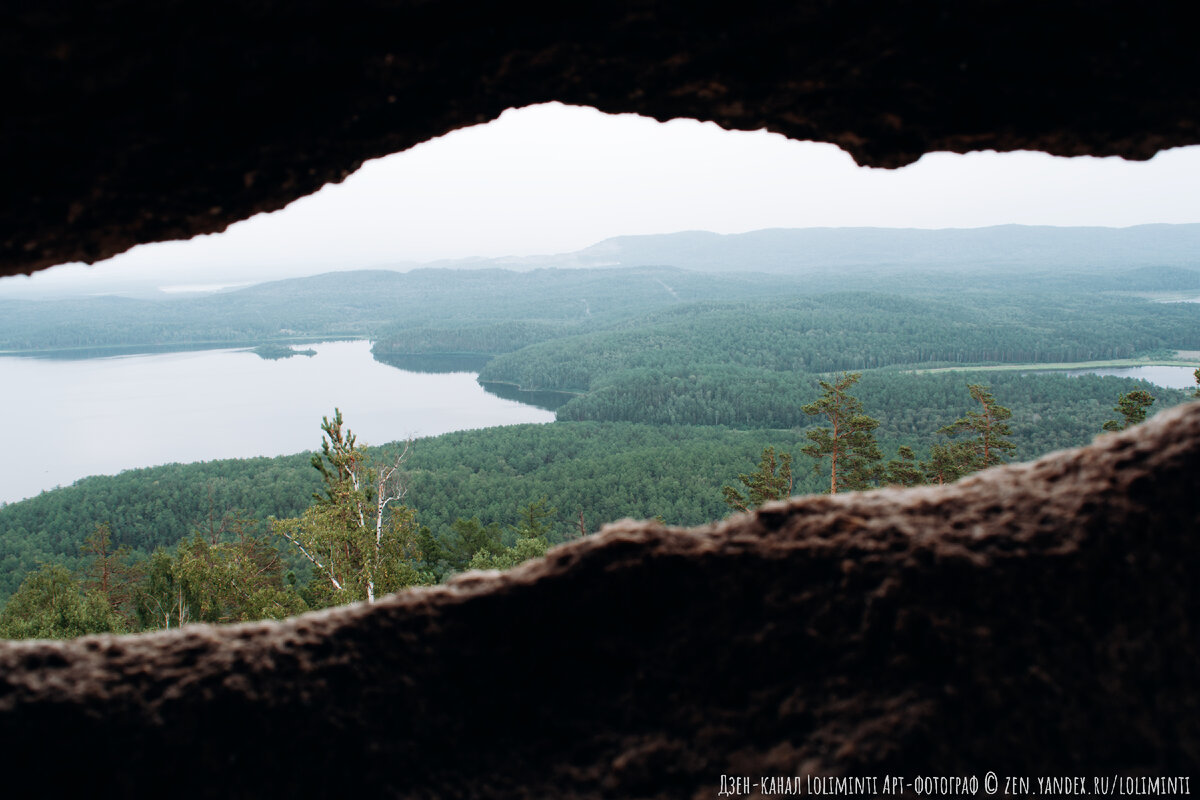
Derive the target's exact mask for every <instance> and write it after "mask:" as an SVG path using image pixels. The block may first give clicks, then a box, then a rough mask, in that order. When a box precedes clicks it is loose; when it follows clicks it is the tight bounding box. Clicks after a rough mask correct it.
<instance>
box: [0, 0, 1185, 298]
mask: <svg viewBox="0 0 1200 800" xmlns="http://www.w3.org/2000/svg"><path fill="white" fill-rule="evenodd" d="M7 5H8V6H10V7H7V8H5V9H4V10H3V11H0V66H2V74H3V75H4V81H3V86H2V88H0V166H2V168H3V176H4V180H3V181H0V274H9V273H14V272H22V271H30V270H34V269H39V268H42V267H46V266H50V265H52V264H57V263H62V262H66V261H75V260H83V261H96V260H98V259H102V258H105V257H108V256H110V255H113V254H115V253H119V252H121V251H122V250H125V249H127V248H128V247H130V246H132V245H134V244H136V243H138V242H147V241H158V240H163V239H178V238H187V237H189V236H193V235H196V234H199V233H210V232H213V231H219V230H223V229H224V228H225V227H226V226H228V225H229V224H230V223H232V222H235V221H237V220H239V219H244V218H246V217H248V216H250V215H252V214H254V213H256V212H259V211H270V210H274V209H277V208H281V207H282V206H284V205H286V204H287V203H288V202H290V201H292V200H294V199H296V198H297V197H300V196H303V195H305V194H308V193H310V192H313V191H315V190H316V189H318V188H320V187H321V186H322V185H324V184H326V183H328V182H336V181H340V180H342V179H343V178H345V177H346V175H348V174H349V173H350V172H352V171H354V170H355V169H357V168H358V166H359V165H360V164H361V163H362V162H363V161H364V160H366V159H369V158H374V157H378V156H382V155H386V154H389V153H393V152H397V151H399V150H403V149H406V148H408V147H411V146H413V145H414V144H417V143H419V142H421V141H424V140H426V139H429V138H432V137H434V136H438V135H440V134H443V133H445V132H447V131H450V130H453V129H454V128H458V127H462V126H464V125H473V124H476V123H480V122H486V121H488V120H490V119H493V118H494V117H496V116H497V115H499V114H500V113H501V112H502V111H503V110H504V109H506V108H509V107H512V106H523V105H529V104H533V103H540V102H547V101H552V100H558V101H562V102H566V103H576V104H585V105H592V106H596V107H598V108H600V109H601V110H603V111H609V112H614V113H617V112H636V113H639V114H645V115H648V116H652V117H656V118H659V119H667V118H670V117H695V118H699V119H705V120H713V121H715V122H717V123H719V124H721V125H723V126H726V127H729V128H738V129H756V128H762V127H765V128H769V129H771V130H774V131H778V132H780V133H784V134H786V135H788V136H791V137H794V138H799V139H814V140H820V141H829V142H835V143H837V144H838V145H840V146H842V147H843V148H845V149H846V150H847V151H849V152H850V153H851V154H852V155H853V156H854V157H855V158H856V159H857V160H858V161H859V162H860V163H863V164H871V165H875V166H898V165H901V164H905V163H907V162H910V161H913V160H915V159H916V158H918V157H919V156H920V155H921V154H923V153H925V152H927V151H931V150H952V151H966V150H978V149H987V148H992V149H997V150H1012V149H1022V148H1023V149H1039V150H1045V151H1047V152H1051V153H1056V154H1060V155H1082V154H1092V155H1121V156H1125V157H1127V158H1138V159H1144V158H1149V157H1150V156H1152V155H1153V154H1154V153H1155V152H1157V151H1158V150H1160V149H1163V148H1166V147H1172V146H1177V145H1184V144H1194V143H1196V142H1200V92H1196V91H1195V77H1196V75H1197V74H1200V48H1198V47H1196V46H1195V36H1194V28H1193V26H1191V25H1188V24H1186V23H1185V22H1184V20H1183V17H1182V14H1183V10H1184V9H1183V8H1181V7H1180V6H1179V5H1178V4H1173V3H1157V2H1153V1H1151V2H1142V3H1138V4H1136V5H1135V4H1130V3H1127V2H1117V1H1116V0H1055V2H1051V3H1048V2H1044V0H1003V1H1001V0H973V1H972V2H969V3H954V2H934V3H913V2H892V1H890V0H888V1H883V0H836V2H834V1H833V0H800V1H799V2H796V1H794V0H788V2H784V1H783V0H764V1H763V2H756V3H740V4H736V5H729V4H721V3H696V2H691V1H690V0H632V1H631V2H619V3H618V2H611V0H573V2H563V3H550V4H547V3H540V2H539V3H534V2H530V0H512V1H511V2H504V3H482V2H464V1H463V0H436V1H435V0H353V1H351V2H343V3H336V4H335V3H330V2H321V1H320V0H256V2H243V1H242V0H238V2H234V1H233V0H208V2H204V3H199V4H198V3H193V2H186V0H154V2H150V1H149V0H103V1H101V0H96V1H95V2H71V1H70V0H65V2H64V1H60V0H47V2H38V3H24V4H7ZM17 6H19V8H18V7H17Z"/></svg>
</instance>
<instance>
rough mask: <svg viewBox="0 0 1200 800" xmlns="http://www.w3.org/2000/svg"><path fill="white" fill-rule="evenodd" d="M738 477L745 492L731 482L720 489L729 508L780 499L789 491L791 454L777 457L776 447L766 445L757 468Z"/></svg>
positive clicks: (746, 507) (743, 508) (748, 508)
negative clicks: (744, 493)
mask: <svg viewBox="0 0 1200 800" xmlns="http://www.w3.org/2000/svg"><path fill="white" fill-rule="evenodd" d="M738 480H739V481H741V482H742V485H743V486H745V487H746V489H747V495H746V496H743V495H742V493H741V492H739V491H738V490H737V489H735V488H733V487H732V486H726V487H724V488H723V489H722V490H721V492H722V494H724V496H725V503H726V504H727V505H728V506H729V507H730V508H735V509H737V510H738V511H751V510H753V509H755V508H758V507H759V506H761V505H762V504H763V503H765V502H767V501H768V500H782V499H784V498H786V497H788V496H790V495H791V493H792V455H791V453H784V454H783V455H781V456H778V457H777V456H776V455H775V448H774V447H767V448H765V449H764V450H763V452H762V459H761V460H760V461H759V462H758V469H756V470H754V472H751V473H750V474H749V475H738Z"/></svg>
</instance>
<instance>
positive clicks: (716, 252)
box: [438, 223, 1200, 273]
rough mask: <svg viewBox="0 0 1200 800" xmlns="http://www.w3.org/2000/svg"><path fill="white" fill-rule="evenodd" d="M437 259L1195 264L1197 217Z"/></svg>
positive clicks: (701, 238) (634, 242) (819, 234)
mask: <svg viewBox="0 0 1200 800" xmlns="http://www.w3.org/2000/svg"><path fill="white" fill-rule="evenodd" d="M438 266H455V267H459V268H462V267H474V268H479V267H485V266H487V267H499V268H503V269H515V270H529V269H538V268H544V267H559V268H587V267H600V266H604V267H635V266H672V267H680V268H683V269H693V270H701V271H706V272H709V271H712V272H775V273H804V272H809V271H826V270H830V269H841V268H846V267H858V268H870V267H900V266H913V267H921V268H923V269H930V268H933V269H939V268H963V267H971V266H1009V267H1028V268H1071V269H1075V268H1091V269H1109V268H1130V267H1140V266H1170V267H1192V268H1195V267H1200V224H1194V223H1193V224H1152V225H1136V226H1132V227H1128V228H1102V227H1051V226H1031V225H997V226H993V227H987V228H939V229H923V228H768V229H764V230H758V231H751V232H749V233H734V234H719V233H712V232H709V231H682V232H679V233H666V234H647V235H639V236H617V237H613V238H611V239H605V240H603V241H601V242H597V243H596V244H594V245H591V246H590V247H586V248H584V249H583V250H579V251H576V252H573V253H563V254H559V255H549V256H529V257H508V258H493V259H470V260H464V261H455V262H439V263H438Z"/></svg>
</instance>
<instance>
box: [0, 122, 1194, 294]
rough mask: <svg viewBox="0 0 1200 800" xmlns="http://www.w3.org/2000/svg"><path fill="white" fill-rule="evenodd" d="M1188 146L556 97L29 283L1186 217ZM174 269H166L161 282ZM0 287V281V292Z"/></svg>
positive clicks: (1190, 175)
mask: <svg viewBox="0 0 1200 800" xmlns="http://www.w3.org/2000/svg"><path fill="white" fill-rule="evenodd" d="M1198 185H1200V147H1191V148H1182V149H1177V150H1172V151H1167V152H1165V153H1160V154H1159V155H1158V156H1157V157H1156V158H1154V159H1152V160H1151V161H1149V162H1144V163H1136V162H1127V161H1122V160H1120V159H1115V158H1106V159H1098V158H1077V159H1062V158H1053V157H1050V156H1047V155H1044V154H1041V153H1006V154H997V153H993V152H984V153H973V154H968V155H965V156H964V155H953V154H947V153H935V154H931V155H927V156H925V157H924V158H922V159H921V160H920V161H919V162H917V163H916V164H914V165H911V166H909V167H906V168H904V169H900V170H872V169H865V168H862V167H858V166H856V165H855V164H854V162H853V160H852V159H851V158H850V156H848V155H846V154H845V153H844V152H842V151H841V150H839V149H838V148H837V147H835V146H833V145H829V144H816V143H812V142H795V141H789V140H787V139H785V138H783V137H782V136H779V135H776V134H768V133H765V132H761V131H759V132H753V133H737V132H729V131H724V130H722V129H720V128H718V127H717V126H716V125H714V124H711V123H700V122H696V121H694V120H675V121H672V122H668V123H665V124H664V123H659V122H655V121H653V120H650V119H647V118H644V117H636V116H632V115H622V116H608V115H604V114H601V113H600V112H598V111H596V110H594V109H590V108H580V107H567V106H562V105H558V104H550V105H543V106H534V107H530V108H525V109H520V110H510V111H508V112H506V113H505V114H504V115H502V116H501V117H500V119H498V120H496V121H495V122H492V123H490V124H488V125H482V126H477V127H473V128H467V129H463V130H459V131H454V132H452V133H450V134H447V135H446V136H443V137H441V138H439V139H436V140H433V141H430V142H426V143H424V144H422V145H420V146H418V147H415V148H413V149H411V150H409V151H407V152H404V153H398V154H395V155H392V156H388V157H386V158H381V159H377V160H375V161H371V162H369V163H367V164H366V165H365V166H364V167H363V168H362V169H361V170H359V171H358V172H357V173H355V174H354V175H352V176H350V177H349V178H347V179H346V180H345V181H344V182H343V183H341V184H339V185H332V186H327V187H325V188H324V189H322V190H321V191H319V192H317V193H316V194H314V195H311V196H309V197H306V198H302V199H300V200H297V201H296V202H295V203H293V204H292V205H291V206H289V207H288V208H286V209H283V210H281V211H278V212H275V213H273V214H264V215H259V216H256V217H253V218H251V219H249V220H246V221H243V222H240V223H237V224H235V225H233V226H231V227H230V228H229V229H228V230H227V231H226V232H225V233H223V234H218V235H213V236H201V237H197V238H195V239H192V240H190V241H187V242H171V243H160V244H152V245H143V246H141V247H138V248H135V249H134V250H132V251H130V252H128V253H125V254H123V255H120V256H117V257H116V258H114V259H111V260H110V261H108V262H104V263H102V264H100V265H99V266H98V267H96V268H91V269H88V268H84V267H82V266H75V267H70V268H61V267H60V268H56V269H55V270H51V271H50V273H44V274H43V276H42V279H43V280H52V281H54V282H57V281H59V280H77V279H80V278H81V277H82V279H83V280H84V281H88V280H89V278H90V277H99V273H100V272H101V271H103V273H104V275H105V277H108V278H120V277H130V278H134V277H140V276H143V275H146V274H149V273H150V270H153V274H154V275H156V276H158V277H159V278H161V279H165V280H166V282H167V283H170V282H172V281H175V282H180V281H184V282H186V281H188V280H193V279H195V272H194V271H195V269H197V268H205V277H206V279H208V280H212V279H232V277H231V276H236V275H237V274H238V273H239V272H241V271H243V270H245V271H246V272H247V273H253V275H254V276H255V277H261V276H264V275H268V274H269V275H283V274H308V273H314V272H320V271H326V270H331V269H349V268H357V267H366V266H389V265H394V264H397V263H399V262H405V261H430V260H434V259H441V258H461V257H468V256H504V255H533V254H544V253H556V252H568V251H572V250H577V249H580V248H583V247H586V246H588V245H590V244H593V243H595V242H597V241H600V240H601V239H604V238H607V237H610V236H618V235H622V234H638V233H668V232H673V231H680V230H710V231H716V232H718V233H736V232H742V231H750V230H757V229H760V228H773V227H812V226H859V225H869V226H885V227H921V228H948V227H977V226H983V225H996V224H1004V223H1023V224H1037V225H1106V226H1125V225H1136V224H1141V223H1147V222H1200V191H1197V188H1196V187H1197V186H1198ZM168 275H170V276H171V277H170V278H169V279H167V276H168ZM248 277H249V275H248ZM0 288H3V287H2V286H0Z"/></svg>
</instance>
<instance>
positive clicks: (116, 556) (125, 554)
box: [79, 522, 135, 624]
mask: <svg viewBox="0 0 1200 800" xmlns="http://www.w3.org/2000/svg"><path fill="white" fill-rule="evenodd" d="M79 549H80V550H81V551H82V552H83V553H84V554H85V555H88V556H91V560H90V563H89V564H88V565H87V568H86V572H85V573H84V580H83V588H84V590H85V591H87V592H96V593H98V594H99V595H100V596H101V597H103V598H104V599H105V600H107V601H108V605H109V608H111V609H112V610H113V611H114V612H115V613H116V614H118V615H120V616H121V618H122V619H124V620H125V622H126V623H128V624H131V623H132V622H133V620H134V609H133V584H134V581H135V571H134V570H133V569H132V568H131V567H130V566H129V559H130V552H129V548H128V547H119V548H115V549H114V548H113V542H112V529H111V528H110V527H109V525H108V523H107V522H102V523H99V524H98V525H96V528H95V530H93V531H92V533H91V534H90V535H89V536H88V537H87V538H86V539H84V540H83V544H82V545H80V546H79Z"/></svg>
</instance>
